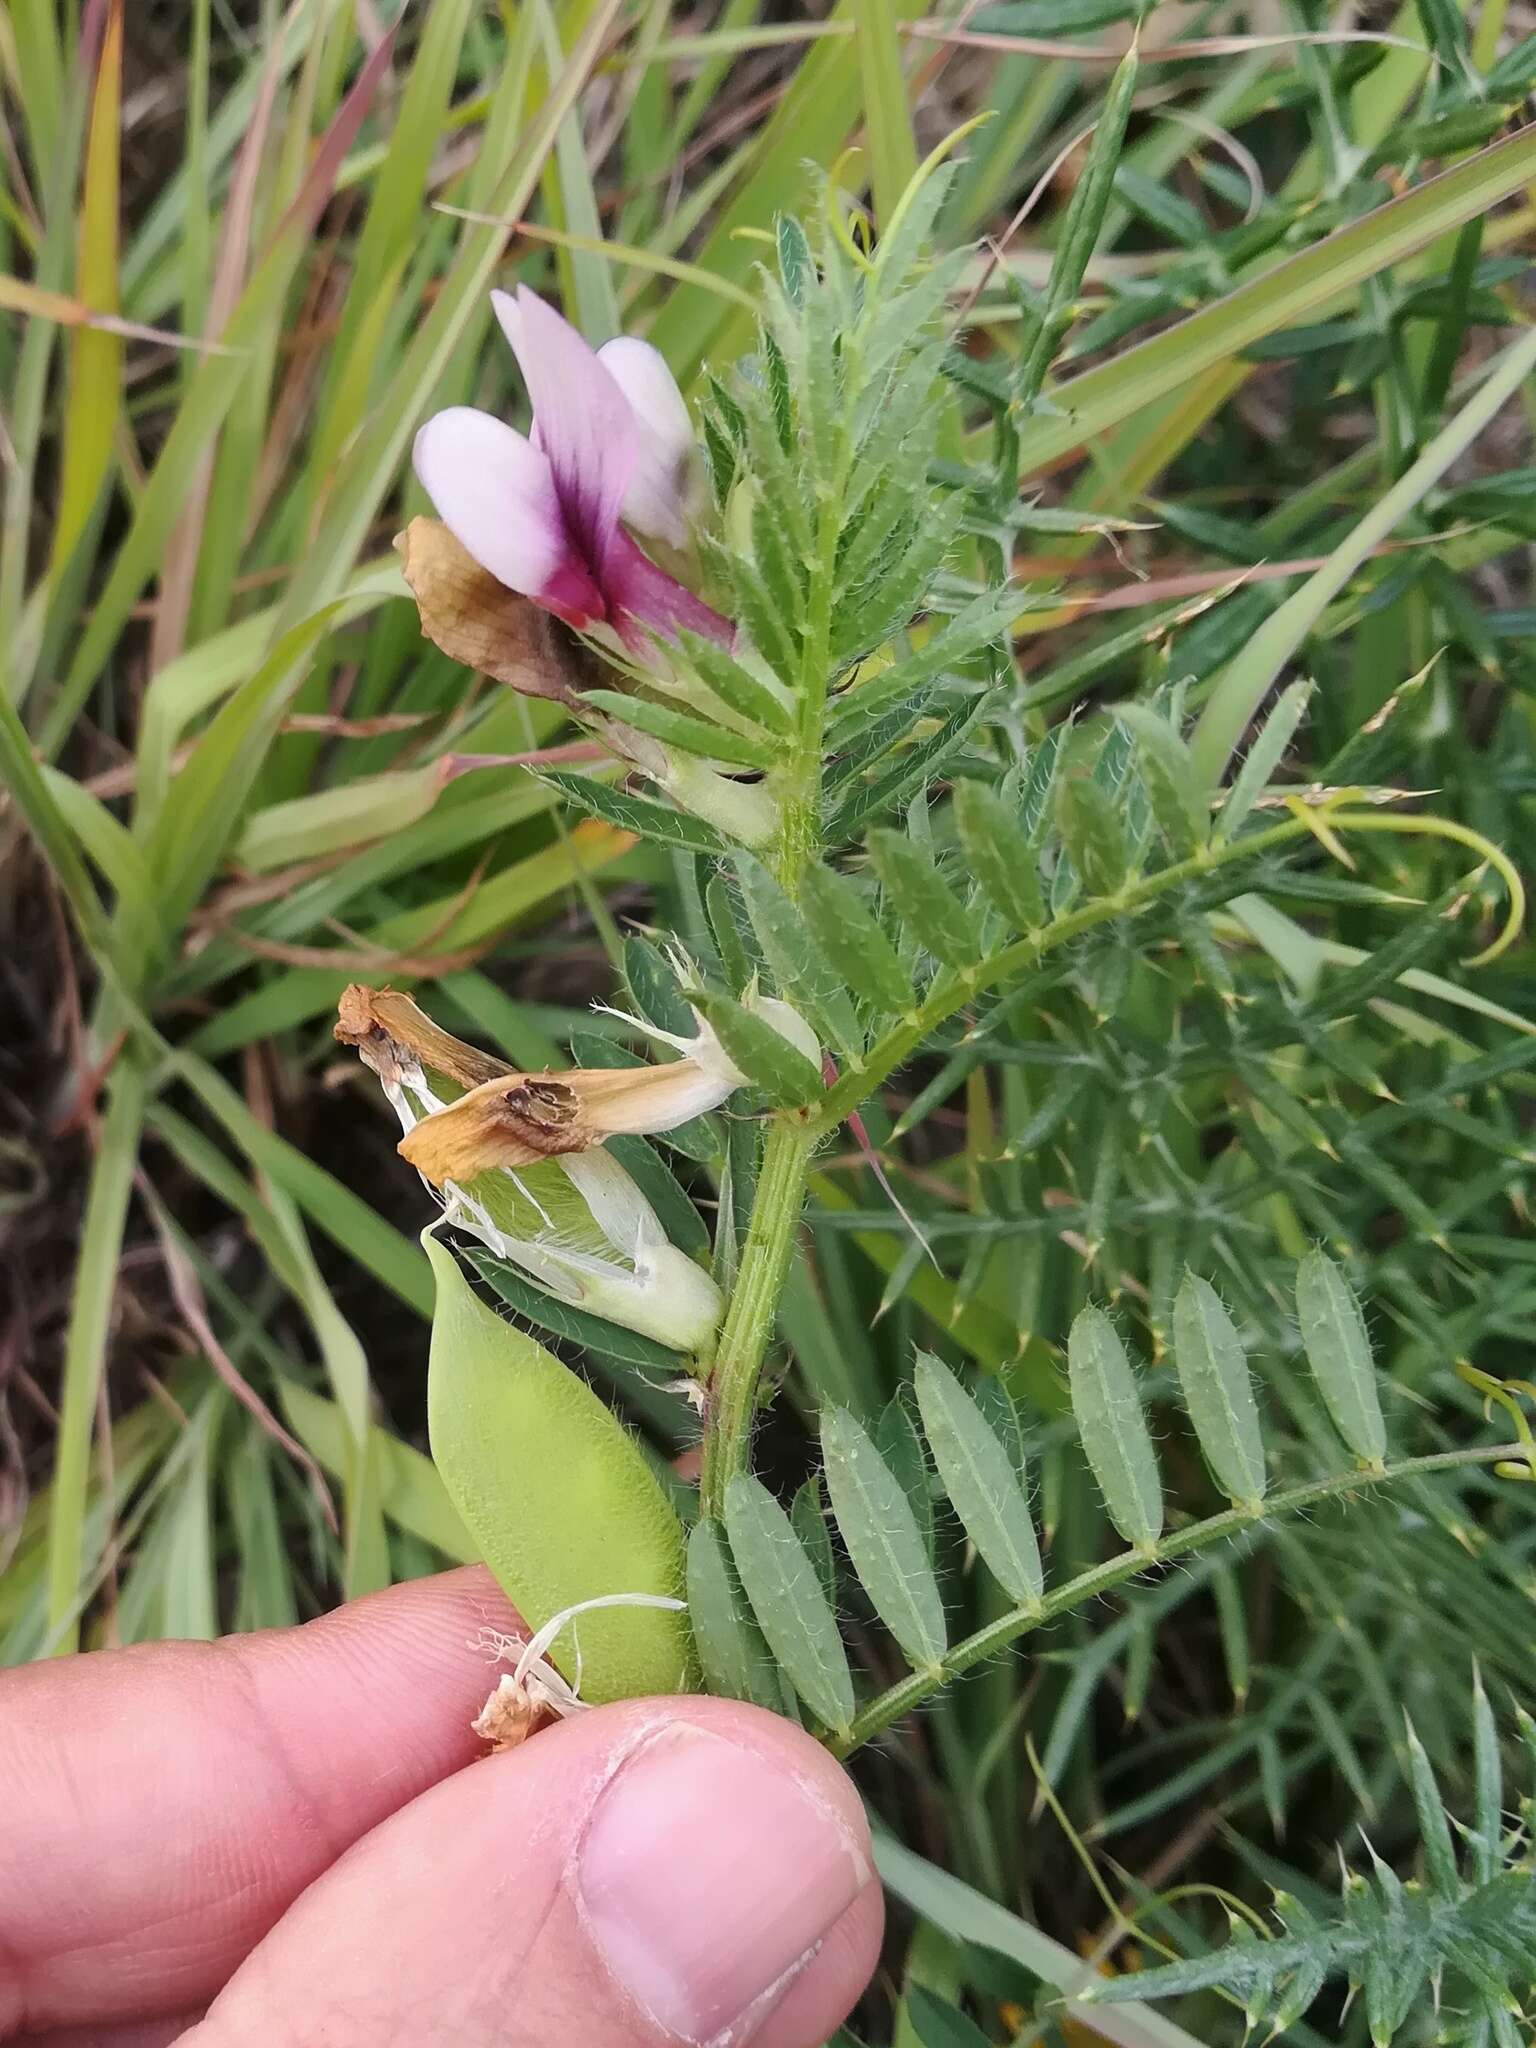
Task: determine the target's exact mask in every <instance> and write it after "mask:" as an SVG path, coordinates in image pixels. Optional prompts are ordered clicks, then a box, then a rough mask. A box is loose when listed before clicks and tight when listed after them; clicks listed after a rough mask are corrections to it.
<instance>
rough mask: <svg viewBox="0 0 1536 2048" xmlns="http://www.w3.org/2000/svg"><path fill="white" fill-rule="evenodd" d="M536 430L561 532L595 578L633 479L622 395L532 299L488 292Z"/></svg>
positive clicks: (551, 313) (570, 333)
mask: <svg viewBox="0 0 1536 2048" xmlns="http://www.w3.org/2000/svg"><path fill="white" fill-rule="evenodd" d="M491 304H492V305H493V306H494V307H495V309H496V318H497V319H498V320H499V321H500V322H501V327H502V332H503V333H504V334H505V335H506V337H507V339H508V341H509V342H511V344H512V352H513V354H514V355H515V356H516V357H517V363H518V368H519V369H520V370H521V371H522V373H523V382H524V383H525V384H526V385H527V387H528V397H529V400H530V402H531V403H532V406H533V412H534V417H535V419H536V420H537V421H538V427H539V447H540V450H541V451H542V453H543V455H544V457H545V459H546V460H547V462H548V464H549V467H550V471H551V473H552V475H553V476H554V480H555V489H556V491H557V492H558V494H559V498H560V509H561V511H562V513H563V514H564V517H565V524H566V529H567V532H568V533H569V534H570V537H571V539H572V541H573V542H574V543H575V545H576V546H577V547H578V548H579V549H580V550H581V553H582V554H583V556H584V557H585V558H586V560H587V562H588V564H589V565H590V567H591V569H592V571H593V573H594V575H596V576H599V577H601V574H602V570H603V564H604V562H605V561H606V560H607V556H608V551H609V549H610V548H611V546H612V545H613V537H614V535H615V534H616V533H617V531H618V524H619V507H620V506H621V505H622V503H623V502H624V493H625V491H626V490H627V489H628V487H629V480H630V477H631V475H632V474H633V472H634V467H635V457H636V453H637V451H638V448H639V440H640V435H639V429H638V427H637V426H636V424H635V416H634V414H633V412H632V411H631V410H630V405H629V400H628V399H627V398H626V397H625V396H624V394H623V392H622V391H621V390H620V389H619V387H618V385H617V384H616V383H615V382H614V380H613V378H612V377H611V376H610V375H609V373H608V371H607V370H605V369H604V368H603V366H602V364H601V363H600V362H599V361H598V359H597V355H596V352H595V351H594V350H593V349H591V348H589V347H588V346H587V344H586V342H585V341H583V340H582V338H581V336H580V335H579V334H578V333H577V332H576V330H575V328H574V327H572V326H571V325H570V323H569V322H568V321H565V320H562V319H561V317H560V315H559V314H558V313H557V312H556V311H555V309H554V307H553V306H547V305H546V304H545V303H544V301H543V300H542V299H541V298H540V297H539V296H538V294H537V293H536V292H531V291H529V289H528V287H527V286H526V285H519V286H518V288H517V296H516V298H515V299H514V298H511V297H509V296H508V294H507V293H506V292H492V293H491Z"/></svg>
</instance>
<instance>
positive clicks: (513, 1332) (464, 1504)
mask: <svg viewBox="0 0 1536 2048" xmlns="http://www.w3.org/2000/svg"><path fill="white" fill-rule="evenodd" d="M422 1243H423V1244H424V1246H425V1247H426V1252H427V1257H428V1258H429V1259H430V1260H431V1262H432V1272H433V1276H434V1278H435V1279H436V1282H437V1306H436V1310H435V1312H434V1314H433V1318H432V1351H431V1362H430V1365H429V1368H428V1374H427V1422H428V1428H429V1431H430V1434H431V1441H432V1456H433V1460H434V1461H435V1463H436V1465H437V1469H438V1471H439V1473H440V1474H441V1475H442V1480H443V1484H444V1485H445V1486H446V1487H447V1489H448V1492H449V1495H450V1497H451V1498H452V1500H453V1504H454V1506H455V1507H456V1508H457V1509H458V1511H459V1513H460V1514H461V1515H462V1516H463V1518H464V1522H465V1526H466V1527H467V1528H468V1530H469V1532H470V1534H471V1536H472V1537H473V1538H474V1540H475V1542H476V1544H477V1545H478V1546H479V1549H480V1553H481V1555H482V1556H483V1557H484V1559H485V1561H486V1563H487V1564H488V1565H489V1566H490V1568H491V1570H492V1572H493V1573H494V1574H495V1576H496V1580H497V1583H498V1584H499V1585H500V1587H501V1589H502V1591H503V1592H504V1593H505V1594H506V1596H507V1598H508V1599H509V1600H510V1601H511V1602H512V1604H513V1606H514V1607H516V1609H517V1611H518V1613H519V1614H520V1615H521V1616H522V1617H523V1619H524V1621H525V1622H526V1623H527V1624H528V1626H529V1628H530V1629H536V1628H539V1627H541V1626H542V1625H543V1624H544V1623H545V1622H546V1621H548V1620H549V1619H550V1618H551V1616H553V1615H555V1614H558V1613H560V1612H561V1610H562V1609H564V1608H567V1607H574V1606H575V1605H576V1604H577V1602H578V1601H582V1600H595V1599H599V1598H601V1597H602V1596H604V1595H605V1594H610V1593H653V1594H665V1595H667V1596H669V1597H672V1598H675V1599H680V1598H682V1597H683V1592H684V1585H685V1578H686V1564H685V1551H684V1541H683V1530H682V1524H681V1523H680V1522H679V1521H678V1518H677V1515H676V1514H675V1513H674V1511H673V1508H672V1504H671V1502H670V1501H669V1500H668V1499H667V1497H666V1495H665V1494H664V1493H663V1492H662V1490H661V1487H660V1486H659V1484H658V1483H657V1480H656V1478H655V1475H654V1474H653V1473H652V1471H651V1469H650V1467H649V1466H648V1465H647V1464H646V1462H645V1459H644V1457H643V1456H642V1455H641V1452H640V1449H639V1446H638V1445H637V1444H636V1443H635V1442H634V1440H633V1439H632V1438H631V1437H630V1436H629V1434H628V1433H627V1431H626V1430H625V1429H624V1428H623V1426H622V1425H621V1424H620V1423H619V1421H618V1420H617V1419H616V1417H614V1416H613V1415H612V1414H611V1413H610V1412H609V1410H608V1409H607V1408H605V1407H604V1405H603V1403H602V1402H601V1401H600V1400H599V1399H598V1398H597V1396H596V1394H594V1393H593V1392H592V1390H591V1388H590V1387H589V1386H587V1384H586V1383H585V1381H583V1380H581V1379H579V1378H578V1377H577V1376H576V1374H575V1373H573V1372H571V1371H570V1370H569V1369H568V1368H567V1367H565V1366H563V1365H562V1364H561V1363H560V1361H559V1359H557V1358H555V1357H553V1356H552V1355H551V1354H550V1353H549V1352H548V1351H546V1350H545V1349H544V1347H543V1345H542V1344H536V1343H535V1342H534V1340H533V1339H532V1338H531V1337H529V1336H527V1335H526V1334H525V1333H524V1332H523V1331H521V1330H519V1329H516V1328H514V1326H513V1325H512V1324H511V1323H506V1322H503V1321H502V1319H501V1318H500V1316H498V1315H496V1314H495V1313H494V1312H493V1311H492V1310H490V1309H489V1308H487V1307H486V1306H485V1305H484V1303H483V1302H481V1301H479V1300H478V1299H477V1298H476V1296H475V1294H474V1293H473V1291H472V1290H471V1288H470V1286H469V1284H468V1282H467V1281H466V1280H465V1278H464V1275H463V1274H462V1273H461V1272H460V1270H459V1266H458V1262H457V1260H456V1259H455V1258H454V1256H453V1254H452V1252H450V1251H449V1250H448V1248H447V1246H446V1245H442V1244H439V1243H438V1241H437V1239H436V1238H435V1237H434V1236H433V1235H432V1233H431V1232H430V1231H426V1232H424V1233H423V1235H422ZM578 1642H579V1645H580V1651H581V1656H580V1689H581V1696H582V1698H583V1699H585V1700H588V1701H590V1702H592V1703H593V1704H600V1703H601V1702H603V1701H605V1700H620V1699H632V1698H635V1697H637V1696H638V1695H641V1694H644V1693H669V1692H682V1691H686V1690H687V1689H688V1688H689V1687H690V1686H691V1685H692V1684H693V1683H694V1677H695V1669H694V1659H693V1641H692V1637H691V1635H690V1632H689V1628H688V1617H687V1615H686V1614H684V1613H678V1612H673V1611H670V1610H666V1609H661V1608H652V1607H613V1608H601V1609H598V1610H597V1611H596V1612H594V1613H589V1614H583V1615H581V1616H580V1617H579V1618H578V1619H577V1621H576V1622H575V1623H573V1624H572V1627H571V1628H569V1629H567V1630H566V1631H564V1633H562V1635H561V1636H560V1638H559V1640H558V1641H557V1642H556V1643H555V1645H554V1647H553V1649H552V1651H551V1653H550V1656H551V1661H552V1662H553V1663H554V1664H555V1665H556V1667H557V1668H558V1669H559V1671H560V1672H561V1673H562V1675H563V1676H564V1677H565V1678H567V1679H569V1680H570V1681H571V1683H572V1684H575V1683H576V1681H577V1656H576V1648H577V1644H578Z"/></svg>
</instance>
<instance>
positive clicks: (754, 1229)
mask: <svg viewBox="0 0 1536 2048" xmlns="http://www.w3.org/2000/svg"><path fill="white" fill-rule="evenodd" d="M813 1150H814V1144H813V1141H812V1140H811V1139H810V1138H809V1137H808V1135H807V1134H806V1131H805V1127H804V1126H803V1125H802V1124H800V1123H798V1122H795V1121H793V1120H791V1119H788V1118H775V1120H774V1121H773V1123H771V1124H770V1125H769V1127H768V1138H767V1142H766V1144H765V1145H764V1147H763V1165H762V1171H761V1172H760V1173H759V1175H758V1181H757V1194H756V1197H755V1199H754V1201H753V1204H752V1216H751V1220H750V1222H749V1223H748V1225H747V1238H746V1243H745V1244H744V1245H743V1246H742V1248H741V1266H740V1268H739V1270H738V1272H737V1275H736V1285H735V1287H734V1288H733V1289H732V1291H731V1305H730V1307H729V1308H728V1309H727V1311H726V1316H725V1326H724V1328H723V1329H722V1330H721V1332H720V1343H719V1346H718V1348H717V1350H716V1352H715V1363H714V1371H713V1373H712V1374H711V1377H710V1383H709V1405H708V1408H707V1409H706V1411H705V1423H704V1463H703V1467H702V1470H701V1472H700V1474H699V1512H700V1514H702V1515H706V1516H712V1517H716V1518H718V1517H719V1516H720V1515H721V1513H722V1512H723V1511H724V1506H725V1489H726V1487H727V1485H728V1484H729V1483H730V1481H731V1480H732V1479H733V1478H734V1477H735V1475H736V1474H737V1473H738V1472H743V1471H745V1470H746V1464H747V1451H748V1447H749V1445H750V1443H751V1438H752V1420H753V1416H754V1415H755V1413H756V1410H757V1387H758V1381H759V1379H760V1378H761V1376H762V1368H763V1357H764V1354H765V1353H766V1351H767V1348H768V1343H769V1340H770V1338H771V1337H772V1335H773V1326H774V1320H775V1318H776V1317H777V1315H778V1310H779V1300H780V1297H781V1296H782V1295H783V1292H784V1282H785V1279H786V1277H787V1276H788V1273H789V1261H790V1254H791V1253H792V1252H793V1250H794V1244H795V1231H796V1228H797V1227H798V1225H799V1222H800V1211H801V1208H802V1207H803V1205H804V1202H805V1183H806V1176H807V1174H808V1172H809V1170H810V1163H811V1154H812V1151H813Z"/></svg>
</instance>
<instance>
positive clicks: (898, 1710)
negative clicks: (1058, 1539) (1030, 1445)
mask: <svg viewBox="0 0 1536 2048" xmlns="http://www.w3.org/2000/svg"><path fill="white" fill-rule="evenodd" d="M1505 1459H1511V1460H1519V1461H1520V1462H1521V1463H1524V1460H1525V1453H1524V1450H1523V1449H1522V1447H1521V1446H1520V1445H1519V1444H1491V1445H1490V1444H1471V1445H1466V1446H1464V1447H1463V1448H1462V1449H1461V1450H1457V1451H1434V1452H1431V1453H1430V1455H1429V1456H1427V1457H1423V1458H1404V1459H1402V1460H1401V1462H1400V1463H1398V1464H1395V1465H1388V1466H1386V1467H1385V1469H1384V1470H1382V1471H1380V1472H1365V1471H1361V1470H1359V1469H1358V1468H1355V1469H1352V1470H1350V1471H1348V1472H1333V1473H1330V1474H1329V1475H1328V1477H1327V1478H1326V1479H1305V1480H1303V1481H1302V1482H1301V1483H1300V1484H1299V1485H1297V1486H1288V1487H1286V1488H1284V1489H1283V1490H1282V1491H1281V1492H1279V1493H1276V1494H1271V1495H1270V1497H1269V1499H1268V1500H1267V1501H1265V1502H1264V1503H1263V1505H1262V1507H1261V1508H1260V1509H1259V1511H1258V1512H1257V1513H1255V1512H1254V1511H1252V1510H1251V1509H1249V1508H1229V1509H1227V1511H1226V1512H1225V1513H1224V1514H1220V1515H1212V1516H1210V1518H1209V1519H1208V1520H1206V1521H1203V1522H1195V1523H1193V1524H1191V1526H1190V1527H1189V1528H1187V1529H1180V1530H1177V1531H1176V1532H1175V1533H1174V1534H1173V1535H1171V1536H1168V1537H1166V1538H1165V1539H1164V1540H1163V1541H1162V1542H1161V1543H1157V1544H1154V1545H1153V1546H1152V1547H1151V1548H1150V1549H1147V1550H1125V1551H1122V1552H1121V1553H1120V1555H1119V1556H1118V1557H1111V1558H1107V1559H1106V1560H1105V1561H1104V1563H1103V1564H1096V1565H1093V1566H1091V1567H1090V1568H1089V1569H1088V1570H1087V1571H1085V1572H1079V1573H1078V1575H1077V1577H1076V1578H1075V1579H1068V1581H1067V1583H1066V1584H1065V1585H1064V1586H1058V1587H1057V1588H1056V1590H1055V1592H1053V1593H1048V1594H1047V1595H1046V1596H1045V1598H1044V1599H1043V1600H1040V1601H1038V1602H1037V1603H1036V1604H1035V1605H1034V1606H1032V1607H1014V1608H1011V1609H1010V1610H1009V1611H1008V1613H1007V1614H1003V1615H1000V1616H999V1617H998V1618H997V1620H996V1621H991V1622H988V1624H987V1626H986V1627H985V1628H980V1629H977V1631H976V1633H975V1634H974V1635H969V1636H966V1637H965V1638H964V1640H963V1641H961V1642H958V1643H956V1644H955V1646H954V1648H953V1649H952V1650H950V1651H948V1652H947V1654H946V1655H945V1656H944V1657H943V1658H942V1659H941V1661H940V1662H939V1663H937V1664H935V1665H932V1666H931V1667H930V1668H929V1669H928V1670H926V1671H914V1672H911V1673H909V1675H908V1676H907V1677H906V1678H903V1679H900V1680H898V1682H897V1683H896V1684H895V1685H893V1686H889V1687H887V1689H886V1690H885V1691H884V1692H883V1693H881V1694H880V1695H879V1696H878V1698H876V1699H873V1700H871V1701H870V1703H869V1705H868V1706H867V1707H865V1708H864V1709H863V1711H862V1712H861V1713H858V1714H856V1715H855V1716H854V1718H853V1722H852V1725H851V1726H850V1727H849V1728H848V1730H847V1731H846V1733H844V1734H841V1735H824V1736H823V1737H822V1740H823V1742H824V1743H825V1744H826V1746H827V1748H828V1749H830V1750H831V1752H832V1754H833V1755H834V1756H836V1757H846V1756H850V1755H851V1754H852V1753H853V1751H854V1750H856V1749H858V1748H859V1747H860V1746H861V1745H862V1744H863V1743H866V1742H868V1741H870V1740H871V1739H872V1738H873V1737H874V1736H876V1735H879V1734H880V1733H881V1732H882V1731H883V1730H884V1729H886V1728H889V1727H890V1725H891V1723H892V1722H893V1721H899V1720H900V1719H901V1717H902V1715H903V1714H907V1713H910V1712H911V1710H912V1709H913V1708H914V1707H917V1706H921V1705H922V1703H923V1701H924V1700H926V1699H928V1698H929V1697H930V1696H931V1695H932V1694H934V1693H936V1692H938V1691H939V1690H940V1688H941V1687H943V1686H946V1685H948V1684H950V1683H951V1681H952V1680H954V1679H956V1678H958V1677H959V1676H960V1674H961V1673H962V1672H964V1671H969V1670H970V1668H971V1666H972V1665H973V1664H980V1663H982V1662H983V1661H984V1660H985V1659H986V1658H988V1657H993V1656H995V1655H996V1654H997V1652H998V1651H999V1650H1005V1649H1007V1648H1008V1646H1009V1645H1010V1644H1011V1643H1014V1642H1017V1640H1018V1639H1019V1637H1020V1636H1023V1635H1028V1634H1029V1632H1030V1631H1031V1630H1032V1629H1037V1628H1042V1627H1044V1625H1045V1624H1046V1622H1048V1621H1054V1620H1055V1619H1056V1618H1057V1616H1058V1615H1061V1614H1065V1613H1067V1612H1068V1611H1069V1610H1070V1609H1072V1608H1074V1607H1080V1606H1081V1605H1082V1604H1083V1602H1084V1601H1085V1600H1094V1599H1097V1598H1098V1596H1099V1595H1100V1594H1101V1593H1107V1592H1109V1591H1110V1590H1111V1589H1112V1588H1113V1587H1115V1586H1120V1585H1124V1583H1125V1581H1126V1580H1127V1579H1134V1578H1137V1577H1139V1576H1140V1574H1141V1573H1142V1572H1146V1571H1152V1570H1155V1569H1156V1568H1157V1567H1158V1566H1159V1565H1164V1564H1169V1563H1171V1562H1172V1561H1173V1560H1174V1559H1176V1558H1180V1557H1190V1556H1193V1555H1194V1553H1195V1552H1197V1551H1201V1550H1208V1549H1209V1548H1210V1547H1211V1545H1212V1544H1213V1543H1220V1542H1222V1541H1223V1540H1224V1539H1225V1538H1226V1537H1228V1536H1240V1535H1241V1534H1242V1533H1243V1531H1244V1530H1246V1529H1252V1528H1255V1527H1257V1526H1258V1525H1259V1524H1261V1523H1263V1522H1266V1521H1269V1520H1271V1519H1273V1517H1274V1516H1276V1515H1283V1514H1289V1513H1294V1512H1295V1511H1296V1510H1297V1509H1300V1508H1308V1507H1311V1506H1313V1505H1314V1504H1315V1503H1316V1502H1318V1501H1320V1500H1328V1499H1330V1498H1331V1497H1332V1496H1333V1495H1335V1494H1339V1493H1348V1492H1350V1491H1351V1490H1352V1489H1354V1488H1357V1487H1369V1486H1383V1485H1390V1484H1391V1483H1392V1482H1393V1481H1394V1480H1398V1479H1408V1478H1412V1477H1413V1476H1415V1475H1416V1474H1420V1473H1425V1472H1448V1471H1452V1470H1454V1469H1455V1468H1456V1467H1457V1466H1464V1465H1493V1464H1498V1463H1500V1462H1501V1461H1503V1460H1505Z"/></svg>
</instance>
